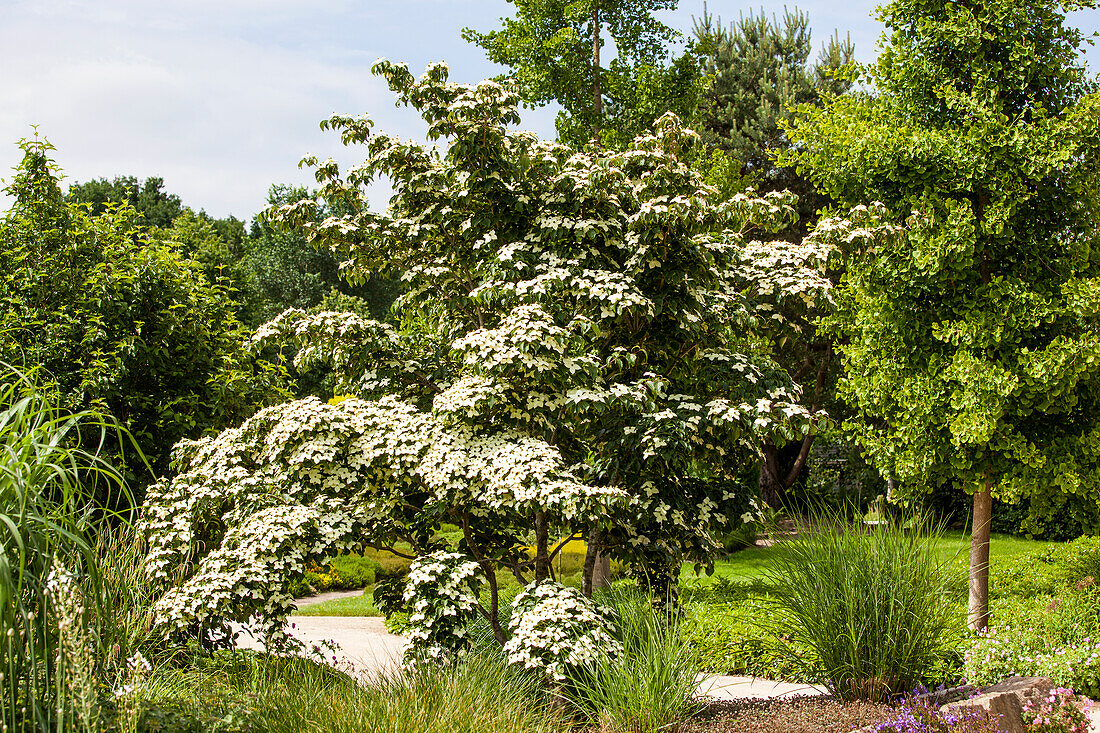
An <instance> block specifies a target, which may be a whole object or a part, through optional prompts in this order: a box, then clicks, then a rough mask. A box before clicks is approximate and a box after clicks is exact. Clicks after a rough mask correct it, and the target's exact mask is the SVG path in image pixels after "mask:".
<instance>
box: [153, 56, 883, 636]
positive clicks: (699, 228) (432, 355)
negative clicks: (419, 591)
mask: <svg viewBox="0 0 1100 733" xmlns="http://www.w3.org/2000/svg"><path fill="white" fill-rule="evenodd" d="M375 73H378V74H381V75H382V76H384V77H385V78H386V80H387V81H388V83H389V85H390V88H391V89H392V90H393V91H394V92H395V93H396V95H397V99H398V102H399V103H401V104H406V105H409V106H411V107H414V108H415V109H416V110H418V111H419V112H420V114H421V115H422V117H423V119H424V120H425V122H426V123H427V125H428V138H429V140H431V141H435V143H436V145H437V146H438V147H436V146H433V145H424V144H420V143H414V142H410V141H407V140H400V139H398V138H396V137H392V136H389V135H385V134H374V133H372V132H371V122H370V121H369V120H368V119H366V118H349V117H333V118H332V119H330V120H328V121H326V122H325V123H323V124H322V126H323V127H326V128H331V129H334V130H338V131H339V132H340V134H341V136H342V138H343V141H344V143H345V144H353V143H359V144H363V145H365V147H366V151H367V159H366V161H365V162H364V163H363V164H361V165H359V166H355V167H352V168H350V169H349V170H347V171H346V172H344V173H341V171H340V170H339V168H338V166H337V165H336V164H335V163H334V162H332V161H325V162H320V161H317V160H315V159H307V160H306V161H304V162H305V163H307V164H309V165H312V166H313V167H314V168H315V169H316V177H317V180H318V182H319V184H320V186H321V188H320V196H321V197H322V198H323V199H324V200H325V201H326V202H329V203H334V202H335V203H339V205H338V206H333V207H332V208H333V210H337V211H341V212H344V213H343V214H342V215H340V216H332V217H329V218H325V219H319V218H318V217H316V216H314V212H315V211H316V209H317V207H318V205H319V204H318V202H317V201H314V200H303V201H300V202H297V203H295V204H290V205H286V206H283V207H281V208H280V209H279V210H278V211H277V212H275V216H274V218H275V219H277V220H278V221H279V222H281V223H282V224H283V225H284V226H291V227H299V228H301V229H303V230H304V231H306V232H307V234H308V235H309V237H310V238H311V239H312V240H313V241H314V242H315V243H317V244H318V245H323V246H327V247H330V248H331V249H333V250H334V251H336V252H338V253H340V254H341V255H342V258H343V259H344V260H345V262H344V265H343V268H344V273H345V275H346V276H347V277H348V278H349V279H351V280H352V281H355V280H361V279H363V278H365V277H367V276H368V273H381V274H384V275H387V274H392V275H398V276H400V277H401V278H402V280H403V282H404V293H403V295H402V296H401V297H400V298H399V299H398V301H397V302H396V303H395V304H394V313H395V316H396V323H397V325H396V326H391V325H389V324H385V323H380V322H375V321H370V320H364V319H362V318H360V317H357V316H354V315H350V314H341V313H320V314H315V315H307V314H305V313H303V312H300V311H294V310H291V311H287V312H286V313H284V314H282V315H281V316H280V317H279V318H277V319H276V320H275V321H273V322H271V323H270V324H267V325H266V326H265V327H263V328H262V329H261V330H260V332H259V333H258V334H257V338H258V339H259V340H260V341H266V340H272V339H281V340H289V341H293V342H294V343H295V344H296V346H297V347H298V349H297V357H296V358H297V361H298V365H299V366H304V365H305V364H306V363H309V362H314V361H324V362H328V363H329V364H331V365H332V366H333V367H334V371H335V372H336V374H337V375H338V380H339V381H338V384H337V387H336V388H337V390H338V392H340V393H345V394H350V395H354V396H355V397H354V398H353V399H347V400H344V401H341V402H339V403H337V404H325V403H324V402H321V401H319V400H316V399H307V400H302V401H298V402H292V403H289V404H285V405H281V406H278V407H274V408H270V409H268V410H265V411H263V412H261V413H259V414H257V415H256V416H255V417H253V418H252V419H251V420H249V421H248V422H246V423H245V424H244V425H242V426H241V427H240V428H236V429H233V430H230V431H227V432H225V433H223V434H222V435H220V436H217V437H215V438H209V439H205V440H202V441H197V442H190V443H185V444H183V445H181V446H180V448H179V450H178V451H177V455H176V465H177V468H178V475H177V476H176V477H175V478H174V479H172V480H171V481H165V482H162V483H161V484H159V485H158V486H157V487H155V488H154V489H153V490H152V491H150V495H149V496H150V507H149V512H148V516H147V520H146V522H147V527H148V531H149V534H150V537H151V546H152V547H153V552H154V559H153V567H154V568H155V569H156V572H158V573H160V574H161V575H163V576H164V577H168V575H169V574H170V573H171V572H172V569H173V568H175V567H181V566H182V567H184V568H185V578H184V579H183V581H182V583H181V584H179V585H177V587H176V588H175V589H174V590H173V591H172V592H171V593H170V594H169V595H168V596H166V597H165V599H164V600H163V601H162V602H161V612H162V614H163V615H164V616H165V618H167V619H171V620H172V621H173V623H175V624H177V625H179V626H183V627H186V626H189V625H192V624H194V623H196V622H197V621H203V620H210V621H214V622H220V621H223V620H225V619H237V620H242V621H244V620H247V619H248V618H250V617H255V618H259V619H260V620H261V622H262V625H265V626H266V630H267V631H268V632H276V631H277V630H278V628H279V623H280V622H281V619H282V617H283V616H284V615H285V614H286V612H287V610H288V609H289V607H290V603H291V599H290V598H289V596H288V594H287V590H286V589H287V583H286V579H287V578H288V576H290V575H291V574H292V573H293V572H295V570H297V569H300V568H301V567H303V564H304V563H306V562H308V561H311V560H314V559H319V558H322V557H323V556H325V555H327V554H330V553H333V552H338V551H343V550H351V549H354V548H356V547H360V546H363V545H370V546H374V547H389V548H392V547H393V545H394V544H395V543H396V542H398V541H402V542H406V543H408V544H409V545H410V546H411V547H412V548H413V551H412V554H414V555H417V556H423V555H428V554H430V553H433V552H438V551H440V550H442V549H444V548H441V547H439V546H438V544H437V542H436V541H435V540H434V539H433V537H434V535H435V530H436V529H438V526H439V524H440V523H441V522H448V523H453V524H455V525H457V526H458V527H460V528H461V530H462V533H463V539H462V541H461V542H460V543H459V546H458V547H457V548H451V549H454V550H457V552H458V553H461V554H462V555H464V556H466V557H467V558H468V559H469V561H472V562H474V563H476V564H477V567H478V568H479V573H480V578H481V581H479V582H484V583H485V586H486V588H487V598H488V603H487V604H486V607H482V606H481V605H480V604H478V610H477V612H479V613H481V614H483V615H484V616H485V617H486V618H487V619H488V621H489V623H490V625H491V626H492V628H493V630H494V632H495V633H496V636H497V638H498V640H500V641H501V642H502V643H503V641H504V639H505V633H504V629H503V628H502V627H501V625H500V623H499V622H498V618H497V603H498V593H497V587H496V575H495V573H496V571H497V570H506V571H510V572H512V573H514V574H515V575H516V577H518V578H520V579H521V580H523V581H524V582H527V580H528V579H529V578H532V577H533V579H535V580H540V581H541V580H546V579H548V578H552V575H553V571H552V565H551V560H552V558H553V557H554V555H555V553H556V552H557V551H558V550H560V547H561V546H562V543H560V542H558V543H554V542H552V541H551V540H552V539H553V538H555V537H562V536H564V537H566V538H568V537H573V536H576V534H577V533H587V534H588V537H589V540H590V542H589V558H588V562H587V563H586V577H588V578H590V577H591V569H592V561H593V559H594V552H595V550H594V548H595V547H602V548H603V550H604V551H605V552H608V553H610V554H612V555H614V556H617V557H619V558H621V559H623V560H624V561H626V562H628V563H629V564H630V565H631V566H632V567H635V568H637V569H648V570H649V571H650V573H651V576H650V577H652V578H658V579H660V578H667V577H670V576H669V570H670V569H671V568H673V567H678V565H679V563H680V562H681V561H684V560H688V561H695V562H698V563H706V562H707V561H708V560H709V555H710V553H711V552H712V551H713V549H714V548H715V544H714V542H713V540H712V539H711V534H710V532H711V530H712V529H714V528H715V527H718V526H721V525H722V524H723V523H725V522H726V521H728V520H730V519H734V518H738V517H740V515H741V514H742V512H743V511H744V509H745V501H746V500H747V496H744V492H742V491H740V490H739V487H738V485H737V483H736V480H735V476H736V475H737V474H738V472H739V471H740V470H741V469H742V468H743V467H744V465H745V462H746V461H747V460H752V458H753V456H752V450H753V448H752V446H754V445H758V444H759V439H760V437H761V436H765V435H770V434H786V435H788V436H791V437H793V436H795V435H798V434H800V433H801V432H802V431H804V430H805V429H806V426H807V424H808V423H809V421H810V420H812V419H813V417H814V416H813V415H811V414H810V413H809V412H808V411H807V410H806V409H804V408H803V407H800V406H799V404H798V394H797V388H796V387H795V386H794V384H793V383H792V381H791V380H790V378H789V377H788V376H787V374H786V373H784V372H783V371H782V370H781V369H779V368H778V367H777V366H776V365H775V363H774V362H773V361H772V360H771V359H770V357H769V355H768V353H767V351H768V344H769V343H770V339H769V338H768V336H767V334H768V332H769V329H772V328H773V327H774V326H775V324H777V323H778V321H780V320H782V318H781V317H780V316H779V315H777V313H778V309H777V305H778V304H780V303H781V302H782V301H783V299H787V298H797V299H815V298H820V297H822V296H823V295H825V294H826V293H827V290H828V287H829V281H828V279H827V278H825V277H824V275H823V272H822V271H823V268H824V264H825V260H826V259H827V257H828V253H829V251H830V249H831V247H832V243H833V241H834V240H835V239H837V238H843V237H852V236H856V237H858V236H863V235H864V234H863V233H867V232H873V231H877V230H875V229H874V227H871V228H870V229H869V228H868V227H867V226H865V224H866V222H863V223H861V222H859V221H855V222H852V221H844V222H840V221H834V220H827V221H826V222H825V223H824V224H823V225H822V226H821V227H820V228H819V229H818V231H816V232H815V233H814V234H813V235H811V236H810V237H809V238H808V239H806V240H805V241H803V242H799V243H793V244H792V243H788V244H784V243H776V242H769V243H767V244H766V245H764V244H760V243H758V242H753V241H752V234H753V232H755V231H763V230H769V231H774V230H777V229H779V228H781V227H783V226H784V225H786V224H787V223H788V222H789V221H790V220H791V217H792V216H793V211H794V209H793V207H792V203H793V201H792V198H791V197H790V196H787V195H783V194H769V195H768V196H766V197H763V198H755V197H753V196H751V195H740V196H736V197H734V198H733V199H732V200H729V201H726V202H722V203H716V201H715V197H713V196H712V193H713V191H712V190H711V189H710V188H708V187H707V186H706V185H705V184H704V182H703V181H702V179H701V178H700V176H699V175H698V173H696V172H695V171H693V170H692V169H691V167H690V165H689V164H688V162H687V161H688V156H689V154H690V151H691V148H692V146H694V145H696V144H697V142H698V136H697V135H695V133H693V132H691V131H689V130H686V129H684V128H683V127H682V125H681V124H680V121H679V120H678V119H677V118H676V117H675V116H673V115H666V116H665V117H663V118H661V120H659V121H658V123H657V125H656V128H655V130H654V132H653V133H652V134H650V135H646V136H643V137H640V138H638V139H637V140H636V141H635V142H634V144H633V145H631V146H630V148H629V149H628V150H626V151H623V152H618V153H581V152H577V151H574V150H573V149H571V148H568V147H566V146H564V145H561V144H558V143H554V142H546V141H543V140H540V139H538V138H537V137H536V136H535V135H533V134H531V133H527V132H519V131H515V130H513V129H511V127H510V126H511V125H513V124H515V123H517V122H518V121H519V117H518V114H517V98H516V95H515V93H514V92H513V91H512V90H511V89H509V88H508V87H506V86H502V85H501V84H499V83H496V82H492V81H486V82H482V83H479V84H476V85H460V84H453V83H449V82H448V81H447V70H446V67H445V66H442V65H433V66H430V67H429V68H428V70H427V72H426V73H425V74H424V75H423V76H422V77H421V78H420V79H418V80H417V79H414V78H413V76H412V75H411V74H410V73H409V71H408V69H407V68H406V67H404V66H402V65H395V64H392V63H389V62H386V61H380V62H379V63H378V64H377V65H376V66H375ZM379 176H386V177H388V178H389V179H390V180H391V181H392V182H393V187H394V195H393V198H392V200H391V201H390V206H389V208H388V210H387V211H386V212H385V213H378V212H374V211H370V210H369V209H367V207H366V203H365V201H366V199H365V196H364V189H365V187H366V186H367V185H368V184H369V183H371V182H372V181H374V180H375V179H376V178H378V177H379ZM737 521H739V520H737ZM532 545H533V546H534V548H535V550H534V552H533V553H531V552H529V551H528V549H527V548H528V547H529V546H532ZM532 555H533V556H532ZM429 562H431V561H429ZM437 565H438V567H436V566H437ZM425 567H428V566H425ZM430 567H433V568H435V570H439V571H440V572H442V569H444V568H446V567H453V568H456V569H461V573H462V578H457V577H456V578H454V579H451V580H448V581H446V582H448V583H451V585H453V586H454V587H455V588H458V587H462V588H466V589H467V590H464V591H463V593H466V594H468V593H469V592H472V591H470V590H469V589H471V588H473V584H472V582H471V581H470V578H469V573H470V566H469V564H468V563H466V562H462V561H460V560H458V559H457V558H453V557H448V559H447V561H446V562H436V563H434V564H432V565H430ZM433 572H434V571H433ZM456 572H458V570H456ZM437 574H438V573H437ZM452 581H453V582H452ZM440 582H444V581H443V580H442V579H441V580H440ZM421 585H423V584H421ZM462 597H463V598H465V595H463V596H462ZM456 598H457V596H456ZM409 600H410V601H412V602H413V603H414V605H415V604H416V594H415V592H414V593H413V594H412V597H410V599H409ZM451 600H452V601H453V600H454V599H451ZM448 602H451V601H448ZM421 605H423V604H421ZM460 605H461V606H462V609H457V607H456V613H457V612H459V610H461V612H463V613H465V610H467V609H468V606H469V604H468V603H466V602H465V601H463V602H462V604H460ZM417 608H418V609H419V611H420V612H422V613H424V618H425V619H431V618H434V617H435V616H434V615H433V614H434V613H435V612H434V611H432V610H431V609H430V608H428V607H426V606H425V607H423V608H421V607H420V606H417ZM444 615H447V614H444ZM423 636H424V637H425V639H426V640H430V644H432V645H437V646H438V645H439V644H440V640H439V639H438V638H436V635H435V634H434V632H432V631H431V630H430V629H428V630H426V631H425V634H424V635H423ZM426 643H429V642H428V641H426Z"/></svg>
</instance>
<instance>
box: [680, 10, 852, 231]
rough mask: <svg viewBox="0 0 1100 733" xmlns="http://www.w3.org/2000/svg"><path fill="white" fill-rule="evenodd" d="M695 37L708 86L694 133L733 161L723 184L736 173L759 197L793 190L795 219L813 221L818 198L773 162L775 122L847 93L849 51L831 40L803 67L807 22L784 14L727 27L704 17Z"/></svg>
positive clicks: (779, 141)
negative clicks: (804, 106)
mask: <svg viewBox="0 0 1100 733" xmlns="http://www.w3.org/2000/svg"><path fill="white" fill-rule="evenodd" d="M695 37H696V41H697V43H698V47H699V49H700V51H701V54H700V55H701V57H702V70H703V73H705V74H706V75H707V77H708V79H709V86H708V87H707V91H706V93H705V94H704V96H703V99H702V101H701V104H700V113H699V121H698V123H697V124H698V129H699V131H700V133H701V134H702V135H703V141H704V143H705V144H706V145H707V147H708V149H710V150H712V151H714V154H715V155H716V157H717V158H718V160H719V161H722V156H723V155H724V156H728V159H730V160H731V161H732V163H733V170H732V171H730V172H729V173H727V174H726V177H727V179H731V178H732V177H731V175H730V174H735V175H736V176H737V177H739V178H740V179H741V180H743V181H744V182H745V183H747V184H748V185H752V186H754V187H756V188H758V189H759V190H761V191H782V190H789V191H792V192H794V193H796V194H798V195H799V212H800V214H801V215H802V217H803V218H804V219H809V218H811V217H813V215H814V214H815V213H816V212H817V210H818V209H820V208H821V207H822V206H823V205H824V203H825V202H824V200H823V199H822V197H821V196H820V195H817V193H816V192H815V191H814V190H813V188H812V187H811V186H810V185H809V184H808V183H807V182H806V181H805V180H804V179H803V178H802V177H801V176H799V175H798V174H797V173H796V172H795V170H794V169H793V168H792V167H781V166H777V165H776V163H775V156H776V154H777V153H778V152H779V151H781V150H785V149H786V148H787V147H788V145H789V143H788V140H787V137H786V135H785V134H784V133H783V130H782V129H781V127H780V123H781V121H783V120H784V119H786V118H787V116H788V114H789V113H790V112H791V110H793V109H794V108H795V107H797V106H798V105H802V104H819V103H820V101H821V99H822V97H823V96H827V95H831V94H834V95H835V94H843V93H845V92H846V91H847V90H848V88H849V87H850V85H851V81H850V71H849V66H850V65H851V63H852V58H853V55H854V53H855V48H854V46H853V45H852V43H851V42H850V41H847V40H845V41H843V42H842V41H840V40H839V38H837V37H836V36H834V37H832V38H830V40H829V42H828V44H826V45H825V46H824V47H823V48H822V50H821V53H820V55H819V57H818V59H817V61H816V62H815V63H814V64H813V65H812V66H811V65H808V64H807V60H808V59H809V56H810V51H811V43H810V28H809V17H808V16H807V15H806V14H805V13H803V12H801V11H799V10H797V9H796V10H793V11H791V10H787V9H786V8H784V10H783V19H782V22H780V20H779V19H777V18H776V17H775V16H774V15H773V16H772V17H771V18H769V17H768V16H766V15H764V13H763V11H761V13H760V14H759V15H755V14H753V13H752V12H751V11H750V12H749V14H748V15H742V16H741V18H740V19H739V20H738V21H736V22H731V23H730V25H729V27H728V28H727V27H723V26H722V21H721V19H719V18H715V17H714V16H712V15H710V14H709V13H707V12H706V11H705V10H704V13H703V17H702V19H698V20H696V22H695ZM723 162H724V161H723ZM710 166H711V167H713V166H714V163H713V162H712V163H711V164H710Z"/></svg>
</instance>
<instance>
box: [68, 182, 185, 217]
mask: <svg viewBox="0 0 1100 733" xmlns="http://www.w3.org/2000/svg"><path fill="white" fill-rule="evenodd" d="M65 200H66V201H69V202H71V203H74V204H87V205H88V211H89V213H91V214H92V215H93V216H99V215H100V214H104V213H106V212H107V210H108V209H110V208H112V205H115V206H117V205H118V204H129V207H130V208H132V209H133V210H134V211H135V212H137V220H138V223H140V224H142V225H143V226H147V227H157V228H160V229H167V228H169V227H171V226H172V223H173V222H174V221H175V220H176V217H178V216H179V215H180V214H182V213H183V212H184V211H186V209H185V208H184V206H183V202H182V201H180V197H179V196H176V195H175V194H171V193H168V192H167V191H165V190H164V179H163V178H159V177H150V178H146V179H145V180H144V181H138V179H136V178H134V177H133V176H115V178H114V179H113V180H111V181H108V180H107V179H106V178H97V179H95V180H92V181H88V182H87V183H74V184H72V185H71V186H69V190H68V192H67V193H66V194H65Z"/></svg>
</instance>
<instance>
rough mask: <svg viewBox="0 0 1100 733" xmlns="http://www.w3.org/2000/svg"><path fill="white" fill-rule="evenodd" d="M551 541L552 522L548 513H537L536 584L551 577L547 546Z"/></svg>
mask: <svg viewBox="0 0 1100 733" xmlns="http://www.w3.org/2000/svg"><path fill="white" fill-rule="evenodd" d="M549 539H550V522H549V521H547V519H546V512H544V511H541V510H540V511H537V512H535V582H536V583H537V582H539V581H541V580H546V579H547V578H549V577H550V553H549V552H548V551H547V545H548V544H549Z"/></svg>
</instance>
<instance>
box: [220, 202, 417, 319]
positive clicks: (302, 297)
mask: <svg viewBox="0 0 1100 733" xmlns="http://www.w3.org/2000/svg"><path fill="white" fill-rule="evenodd" d="M315 197H316V192H313V191H308V190H307V189H305V188H301V187H294V186H281V185H275V186H272V187H271V190H270V191H269V192H268V197H267V202H268V206H269V207H270V208H271V209H277V208H278V207H280V206H283V205H284V204H288V203H292V202H296V201H299V200H301V199H303V198H315ZM336 213H337V212H336V211H335V210H334V209H333V208H332V207H331V206H330V205H328V204H327V203H322V204H321V205H320V206H318V207H317V211H316V216H317V217H318V221H322V220H324V219H325V218H327V217H328V216H331V215H334V214H336ZM340 259H341V255H340V253H336V252H332V251H330V250H328V249H318V247H317V246H316V245H314V244H313V243H311V242H309V241H308V240H307V239H306V236H305V234H304V233H302V232H296V231H287V230H284V229H280V228H279V227H276V226H274V225H272V224H271V223H270V222H268V221H266V219H265V217H264V216H257V217H256V218H254V219H253V221H252V232H251V236H250V238H249V240H248V242H247V252H246V253H245V255H244V257H243V258H242V261H241V263H240V269H241V273H242V280H243V285H242V293H241V298H242V300H243V301H244V303H245V304H246V307H247V313H248V316H247V319H248V322H249V323H251V324H252V325H256V326H258V325H260V324H261V323H266V322H267V321H270V320H271V319H273V318H274V317H275V316H277V315H279V314H280V313H282V312H283V311H284V310H286V309H287V308H298V309H301V310H310V309H312V308H315V307H318V306H320V305H321V304H322V302H323V301H325V300H326V299H328V298H330V297H333V296H335V295H336V294H337V293H340V294H343V295H345V296H351V297H355V298H360V299H361V300H363V301H364V303H365V305H366V307H367V309H368V310H369V314H370V316H371V317H373V318H376V319H378V320H387V319H389V317H390V316H389V309H390V305H391V304H392V303H393V300H394V298H396V297H397V292H398V283H397V281H396V280H395V279H394V278H392V277H391V278H388V279H387V278H382V277H378V276H375V275H372V274H371V273H363V274H362V275H361V277H359V278H358V279H356V281H355V282H354V283H349V282H348V280H347V279H345V278H343V277H341V273H340Z"/></svg>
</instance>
